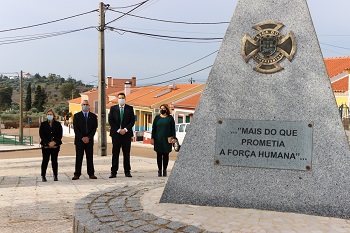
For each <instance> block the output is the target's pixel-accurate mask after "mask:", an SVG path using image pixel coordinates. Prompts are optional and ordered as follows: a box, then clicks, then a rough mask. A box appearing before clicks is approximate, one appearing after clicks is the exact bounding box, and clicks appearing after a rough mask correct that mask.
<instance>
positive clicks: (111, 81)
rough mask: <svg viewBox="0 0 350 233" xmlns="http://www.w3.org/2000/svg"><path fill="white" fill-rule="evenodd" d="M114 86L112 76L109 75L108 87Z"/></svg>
mask: <svg viewBox="0 0 350 233" xmlns="http://www.w3.org/2000/svg"><path fill="white" fill-rule="evenodd" d="M109 86H113V79H112V77H111V76H107V87H109Z"/></svg>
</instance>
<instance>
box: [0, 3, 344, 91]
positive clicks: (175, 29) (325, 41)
mask: <svg viewBox="0 0 350 233" xmlns="http://www.w3.org/2000/svg"><path fill="white" fill-rule="evenodd" d="M142 1H144V0H138V1H137V0H123V1H109V2H108V1H107V0H106V1H105V2H104V4H109V5H110V6H109V9H110V10H108V11H107V12H106V23H107V26H108V27H109V28H108V29H107V30H106V31H105V67H106V76H111V77H113V78H131V77H136V78H137V85H140V86H142V85H157V84H158V85H159V84H162V85H167V84H173V83H189V82H190V79H192V81H193V82H194V83H205V81H206V80H207V78H208V74H209V71H210V68H208V67H209V66H211V65H212V64H213V62H214V59H215V57H216V53H215V51H217V50H218V49H219V47H220V44H221V40H195V41H193V40H192V41H189V40H186V41H185V40H183V39H171V40H169V38H168V39H167V38H164V37H162V38H154V37H149V36H144V35H140V34H135V33H128V32H122V31H120V30H119V31H118V30H116V29H123V30H129V31H133V32H141V33H149V34H156V35H162V36H172V37H186V38H222V37H223V36H224V34H225V31H226V29H227V26H228V23H225V22H229V21H230V20H231V17H232V15H233V13H234V10H235V7H236V5H237V0H215V1H213V0H204V1H203V0H191V1H189V0H176V1H174V0H173V1H169V0H149V1H147V2H146V3H144V4H143V5H141V6H140V7H138V8H137V9H136V10H134V11H132V12H131V14H134V15H136V16H141V17H147V18H152V19H157V20H165V21H173V23H165V22H160V21H155V20H147V19H144V18H139V17H132V16H127V17H123V18H120V19H118V20H115V19H117V18H118V17H120V16H121V14H120V13H118V12H116V11H119V12H127V11H129V10H131V9H133V8H134V7H135V4H139V3H140V2H142ZM99 2H100V0H99V1H96V0H60V1H47V0H30V1H28V0H13V1H1V3H0V8H1V9H2V11H1V14H0V22H1V23H0V55H1V56H0V74H4V75H7V76H16V75H17V74H16V72H17V73H18V72H20V71H21V70H22V71H23V72H25V73H27V72H28V73H30V74H36V73H39V74H40V75H42V76H43V75H45V76H47V75H48V74H50V73H53V74H56V75H60V76H61V77H63V78H65V79H67V78H68V77H72V78H74V79H76V80H81V81H83V82H84V83H85V84H91V85H95V86H96V85H97V84H98V78H97V75H98V31H97V30H96V27H97V26H98V20H99V16H98V12H97V11H94V12H91V11H93V10H97V9H98V7H99ZM307 3H308V6H309V9H310V12H311V16H312V19H313V23H314V26H315V29H316V33H317V35H318V39H319V42H320V45H321V49H322V53H323V56H324V57H325V58H329V57H339V56H349V55H350V44H349V43H348V42H349V41H350V24H349V23H348V21H349V20H348V12H347V11H348V9H350V1H349V0H332V1H329V0H307ZM132 5H134V6H132ZM130 6H132V7H130ZM88 12H91V13H88ZM82 13H86V14H83V15H81V16H76V15H79V14H82ZM71 16H76V17H73V18H70V19H67V20H62V21H58V22H56V23H50V24H45V25H42V26H37V27H28V28H25V29H16V28H21V27H26V26H31V25H36V24H42V23H46V22H50V21H54V20H58V19H63V18H66V17H71ZM114 20H115V21H114ZM111 21H113V22H111ZM174 22H187V23H194V22H196V23H213V22H223V23H220V24H179V23H174ZM84 28H87V29H85V30H79V31H77V32H72V33H68V34H64V35H60V36H53V37H47V38H44V39H36V40H29V41H25V42H19V40H21V39H22V40H23V39H24V38H28V36H29V37H30V38H33V37H39V36H40V35H43V34H45V35H48V33H50V35H52V33H57V32H68V31H72V30H78V29H84ZM112 28H113V30H111V29H112ZM9 29H15V30H10V31H6V30H9ZM24 36H26V37H24ZM209 54H211V55H209ZM191 63H193V64H191ZM181 67H184V68H181ZM179 68H181V69H179ZM174 70H175V71H174ZM171 71H173V72H171ZM163 74H165V75H163ZM155 76H156V77H155ZM171 80H173V81H171Z"/></svg>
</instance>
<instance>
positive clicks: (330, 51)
mask: <svg viewBox="0 0 350 233" xmlns="http://www.w3.org/2000/svg"><path fill="white" fill-rule="evenodd" d="M322 50H326V51H328V52H332V53H336V54H341V55H345V56H349V55H348V54H345V53H339V52H335V51H333V50H329V49H326V48H324V47H322Z"/></svg>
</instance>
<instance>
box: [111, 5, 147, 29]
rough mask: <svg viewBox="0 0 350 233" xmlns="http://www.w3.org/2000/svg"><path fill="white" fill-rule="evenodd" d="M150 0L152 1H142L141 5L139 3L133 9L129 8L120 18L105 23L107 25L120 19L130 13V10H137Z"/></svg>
mask: <svg viewBox="0 0 350 233" xmlns="http://www.w3.org/2000/svg"><path fill="white" fill-rule="evenodd" d="M148 1H150V0H146V1H144V2H141V3H140V4H139V5H137V6H136V7H134V8H133V9H131V10H129V11H128V12H127V13H124V14H123V15H121V16H119V17H118V18H116V19H113V20H112V21H109V22H108V23H106V24H105V26H107V25H108V24H110V23H112V22H115V21H117V20H118V19H121V18H123V17H124V16H125V15H126V14H128V13H130V12H132V11H134V10H136V9H137V8H139V7H140V6H142V5H143V4H145V3H147V2H148Z"/></svg>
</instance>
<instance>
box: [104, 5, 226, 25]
mask: <svg viewBox="0 0 350 233" xmlns="http://www.w3.org/2000/svg"><path fill="white" fill-rule="evenodd" d="M109 10H110V11H113V12H117V13H120V14H123V15H128V16H132V17H136V18H140V19H147V20H152V21H158V22H163V23H176V24H195V25H198V24H200V25H206V24H207V25H212V24H228V23H230V22H214V23H205V22H202V23H199V22H194V23H193V22H184V21H172V20H164V19H153V18H148V17H144V16H139V15H133V14H129V13H125V12H121V11H116V10H112V9H109Z"/></svg>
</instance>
